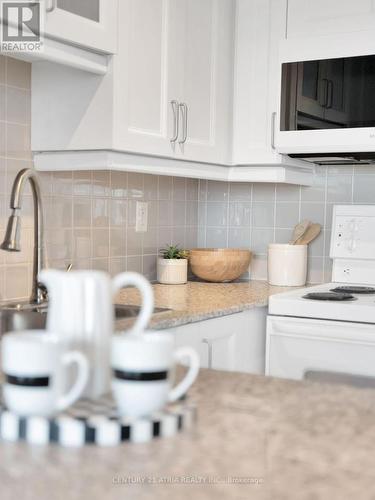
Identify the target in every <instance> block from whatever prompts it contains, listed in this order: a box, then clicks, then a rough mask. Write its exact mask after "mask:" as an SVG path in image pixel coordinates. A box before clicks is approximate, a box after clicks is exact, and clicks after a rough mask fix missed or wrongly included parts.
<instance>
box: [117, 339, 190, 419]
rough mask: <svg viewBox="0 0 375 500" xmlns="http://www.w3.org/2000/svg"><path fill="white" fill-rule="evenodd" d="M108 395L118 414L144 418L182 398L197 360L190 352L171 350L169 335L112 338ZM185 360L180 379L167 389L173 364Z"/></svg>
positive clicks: (184, 348) (172, 342)
mask: <svg viewBox="0 0 375 500" xmlns="http://www.w3.org/2000/svg"><path fill="white" fill-rule="evenodd" d="M111 349H112V352H111V366H112V391H113V395H114V398H115V400H116V403H117V407H118V411H119V413H120V414H121V415H123V416H126V417H140V416H147V415H149V414H151V413H153V412H154V411H157V410H160V409H162V408H163V407H164V406H165V404H166V403H167V402H174V401H176V400H177V399H179V398H180V397H182V396H183V395H184V394H185V393H186V392H187V390H188V389H189V387H190V386H191V385H192V384H193V382H194V381H195V379H196V378H197V375H198V373H199V357H198V354H197V353H196V352H195V351H194V349H192V348H190V347H181V348H179V349H177V350H174V339H173V336H172V335H171V334H169V333H164V332H144V333H138V334H136V335H134V334H126V335H118V336H113V338H112V345H111ZM185 359H188V360H189V365H190V367H189V370H188V372H187V374H186V376H185V377H184V379H183V380H182V381H181V382H180V383H179V384H178V385H177V386H176V387H174V388H171V381H170V374H171V371H172V368H173V366H174V364H175V363H176V362H178V361H181V360H185Z"/></svg>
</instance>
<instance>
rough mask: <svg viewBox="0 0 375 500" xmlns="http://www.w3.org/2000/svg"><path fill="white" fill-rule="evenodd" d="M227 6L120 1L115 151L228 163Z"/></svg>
mask: <svg viewBox="0 0 375 500" xmlns="http://www.w3.org/2000/svg"><path fill="white" fill-rule="evenodd" d="M232 19H233V2H232V0H230V1H228V0H205V1H204V2H202V1H201V0H180V1H178V2H176V1H175V0H123V1H122V2H121V5H120V20H121V30H120V39H119V54H118V57H117V58H116V60H115V62H114V72H115V78H114V85H115V89H116V91H115V102H116V103H117V106H116V109H117V111H118V116H117V118H116V122H117V126H116V129H115V130H116V132H115V142H116V149H120V150H124V149H125V150H127V151H129V150H130V151H136V152H139V153H145V154H157V155H162V156H170V157H173V158H180V159H181V158H183V159H189V160H198V161H204V162H211V163H218V162H219V163H220V162H225V161H226V160H228V154H229V151H228V144H229V140H228V138H229V132H230V130H229V126H230V123H229V120H228V115H229V112H230V106H231V94H230V84H231V57H230V47H231V45H232V37H233V23H232Z"/></svg>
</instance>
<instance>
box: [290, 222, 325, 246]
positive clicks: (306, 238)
mask: <svg viewBox="0 0 375 500" xmlns="http://www.w3.org/2000/svg"><path fill="white" fill-rule="evenodd" d="M321 229H322V227H321V225H320V224H311V226H309V227H308V228H307V229H306V231H305V233H304V234H303V236H301V238H298V240H297V241H296V243H295V244H296V245H308V244H309V243H311V242H312V241H313V240H315V238H316V237H317V236H319V233H320V231H321Z"/></svg>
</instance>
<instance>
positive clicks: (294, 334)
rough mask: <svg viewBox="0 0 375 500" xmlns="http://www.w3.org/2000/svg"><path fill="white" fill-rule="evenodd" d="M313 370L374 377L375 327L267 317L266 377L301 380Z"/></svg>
mask: <svg viewBox="0 0 375 500" xmlns="http://www.w3.org/2000/svg"><path fill="white" fill-rule="evenodd" d="M310 371H314V372H316V371H324V372H338V373H352V374H356V375H366V376H372V377H375V325H369V324H364V323H350V322H345V321H326V320H314V319H304V318H288V317H284V316H268V318H267V344H266V375H270V376H274V377H281V378H290V379H296V380H302V379H303V378H304V376H305V373H306V372H310Z"/></svg>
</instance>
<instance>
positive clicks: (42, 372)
mask: <svg viewBox="0 0 375 500" xmlns="http://www.w3.org/2000/svg"><path fill="white" fill-rule="evenodd" d="M1 356H2V369H3V372H4V377H5V382H4V386H3V396H4V401H5V404H6V406H7V408H8V409H9V410H11V411H12V412H14V413H16V414H18V415H20V416H24V417H26V416H52V415H54V414H56V413H58V412H60V411H62V410H65V409H66V408H68V407H69V406H71V405H72V404H73V403H74V402H75V401H77V399H78V398H79V397H80V396H81V395H82V393H83V391H84V389H85V386H86V383H87V381H88V377H89V364H88V361H87V359H86V357H85V356H84V355H83V354H81V353H80V352H78V351H70V352H66V350H65V347H64V344H63V343H62V342H61V340H60V339H59V337H58V336H57V335H55V334H52V333H47V332H46V331H44V330H30V331H23V332H17V333H8V334H7V335H4V337H3V339H2V354H1ZM73 363H74V364H76V365H77V368H78V370H77V376H76V381H75V382H74V385H73V386H72V388H71V389H70V390H69V392H68V393H67V394H63V391H64V387H65V382H66V376H67V370H68V366H70V365H71V364H73Z"/></svg>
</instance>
